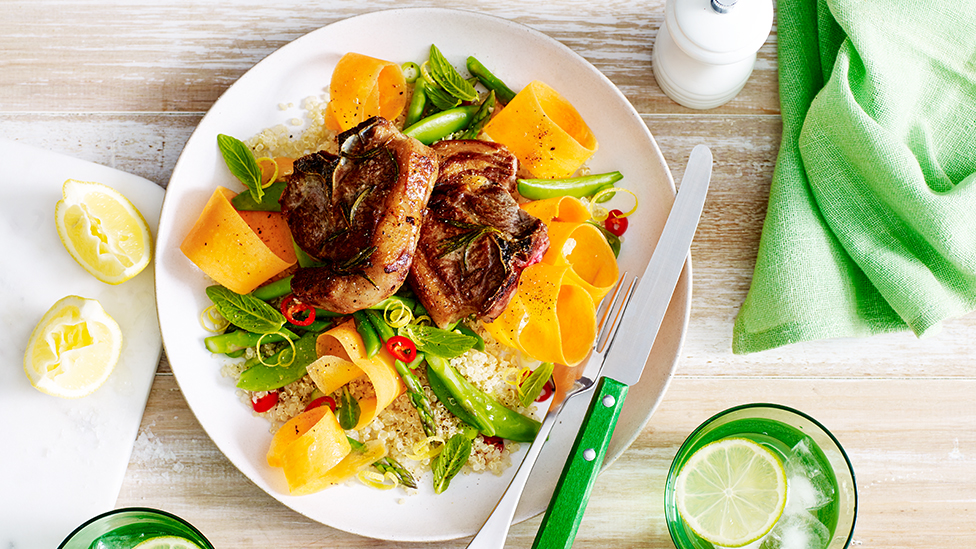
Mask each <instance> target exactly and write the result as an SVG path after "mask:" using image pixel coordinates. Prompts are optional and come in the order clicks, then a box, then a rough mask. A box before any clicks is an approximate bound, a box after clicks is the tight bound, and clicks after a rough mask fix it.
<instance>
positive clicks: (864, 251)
mask: <svg viewBox="0 0 976 549" xmlns="http://www.w3.org/2000/svg"><path fill="white" fill-rule="evenodd" d="M777 9H778V39H779V71H780V74H779V84H780V102H781V106H782V117H783V138H782V143H781V146H780V151H779V156H778V157H777V160H776V168H775V170H774V173H773V182H772V185H771V187H770V196H769V208H768V211H767V215H766V221H765V224H764V226H763V232H762V238H761V241H760V244H759V253H758V257H757V259H756V268H755V272H754V275H753V280H752V286H751V287H750V289H749V293H748V295H747V297H746V300H745V302H744V303H743V304H742V307H741V309H740V311H739V314H738V317H737V318H736V322H735V327H734V330H733V339H732V350H733V352H735V353H750V352H756V351H762V350H765V349H770V348H773V347H778V346H781V345H786V344H789V343H795V342H799V341H809V340H816V339H826V338H834V337H861V336H868V335H872V334H877V333H882V332H891V331H896V330H908V329H911V330H912V331H914V332H915V334H916V335H917V336H919V337H921V336H922V335H924V334H926V333H930V332H932V331H934V330H935V329H937V328H938V326H939V323H940V322H941V321H942V320H944V319H947V318H951V317H955V316H960V315H962V314H966V313H968V312H970V311H973V310H974V309H976V173H974V172H976V10H974V9H972V7H971V6H969V5H966V4H964V3H963V4H960V3H959V2H950V1H948V0H928V1H922V0H899V1H897V2H891V1H889V0H821V1H817V0H783V1H781V2H779V3H778V7H777Z"/></svg>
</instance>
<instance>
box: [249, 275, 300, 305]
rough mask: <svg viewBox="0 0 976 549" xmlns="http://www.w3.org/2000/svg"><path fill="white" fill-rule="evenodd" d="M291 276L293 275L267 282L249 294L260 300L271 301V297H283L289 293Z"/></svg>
mask: <svg viewBox="0 0 976 549" xmlns="http://www.w3.org/2000/svg"><path fill="white" fill-rule="evenodd" d="M292 278H295V277H294V275H293V276H286V277H284V278H280V279H278V280H275V281H274V282H269V283H267V284H265V285H264V286H261V287H260V288H257V289H255V290H254V291H253V292H251V295H253V296H254V297H256V298H258V299H260V300H261V301H271V300H272V299H277V298H279V297H284V296H286V295H288V294H290V293H291V279H292Z"/></svg>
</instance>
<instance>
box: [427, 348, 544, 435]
mask: <svg viewBox="0 0 976 549" xmlns="http://www.w3.org/2000/svg"><path fill="white" fill-rule="evenodd" d="M432 375H436V376H438V377H439V378H440V379H439V380H438V381H440V382H441V383H442V384H443V385H444V387H445V388H446V389H447V392H448V393H449V394H450V395H451V397H453V398H454V399H455V400H456V401H457V402H458V403H459V404H460V405H461V406H462V407H463V408H464V410H465V411H466V412H468V414H469V415H470V416H471V419H472V421H474V422H475V426H476V427H477V428H478V429H479V430H480V431H481V432H482V433H483V434H485V435H488V436H498V437H502V438H506V439H508V440H514V441H515V442H531V441H533V440H535V436H536V435H537V434H538V433H539V427H540V423H539V422H538V421H536V420H534V419H532V418H530V417H526V416H523V415H522V414H520V413H518V412H516V411H514V410H511V409H509V408H506V407H505V406H504V405H503V404H501V403H500V402H498V401H497V400H495V398H494V397H492V396H491V395H489V394H487V393H485V392H484V391H482V390H481V389H479V388H477V387H475V386H474V385H473V384H472V383H471V382H470V381H468V380H467V379H465V378H464V376H462V375H461V374H459V373H458V371H457V370H455V369H454V367H453V366H451V363H450V361H448V360H445V359H443V358H440V357H435V356H427V377H431V376H432Z"/></svg>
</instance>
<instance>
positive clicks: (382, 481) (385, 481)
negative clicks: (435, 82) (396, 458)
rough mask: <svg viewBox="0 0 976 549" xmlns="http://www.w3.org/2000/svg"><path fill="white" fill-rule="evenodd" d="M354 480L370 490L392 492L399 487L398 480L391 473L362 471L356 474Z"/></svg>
mask: <svg viewBox="0 0 976 549" xmlns="http://www.w3.org/2000/svg"><path fill="white" fill-rule="evenodd" d="M356 478H358V479H359V482H362V483H363V484H365V485H366V486H369V487H370V488H376V489H377V490H392V489H394V488H396V487H397V486H399V485H400V481H399V479H397V478H396V475H394V474H393V473H390V472H387V473H382V474H381V473H379V472H378V471H369V470H365V469H364V470H362V471H360V472H358V473H356Z"/></svg>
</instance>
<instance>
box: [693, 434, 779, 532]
mask: <svg viewBox="0 0 976 549" xmlns="http://www.w3.org/2000/svg"><path fill="white" fill-rule="evenodd" d="M674 490H675V504H676V506H677V508H678V513H679V514H680V515H681V518H682V520H684V521H685V523H686V524H687V525H688V526H689V527H690V528H691V530H692V531H693V532H694V533H695V534H696V535H698V537H700V538H702V539H704V540H706V541H709V542H711V543H712V544H714V545H721V546H724V547H742V546H743V545H748V544H750V543H752V542H754V541H756V540H758V539H759V538H761V537H763V536H765V535H766V534H767V533H768V532H769V531H770V530H771V529H772V528H773V525H775V524H776V521H778V520H779V518H780V516H781V515H782V514H783V508H784V507H785V506H786V471H785V469H784V468H783V462H782V461H780V459H779V458H778V457H777V456H776V454H774V453H772V452H770V451H769V450H767V449H766V448H764V447H763V446H760V445H759V444H757V443H755V442H753V441H751V440H748V439H744V438H725V439H722V440H718V441H716V442H712V443H710V444H706V445H705V446H703V447H701V448H700V449H698V450H697V451H696V452H695V453H694V454H692V456H691V457H690V458H689V459H688V461H687V463H685V465H684V466H683V467H682V468H681V471H679V472H678V478H677V480H676V481H675V487H674Z"/></svg>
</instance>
